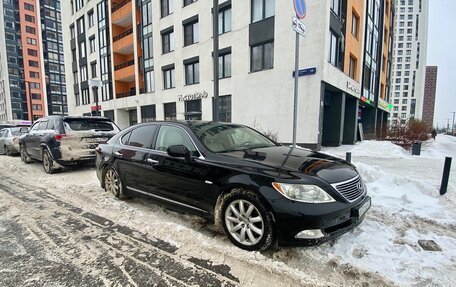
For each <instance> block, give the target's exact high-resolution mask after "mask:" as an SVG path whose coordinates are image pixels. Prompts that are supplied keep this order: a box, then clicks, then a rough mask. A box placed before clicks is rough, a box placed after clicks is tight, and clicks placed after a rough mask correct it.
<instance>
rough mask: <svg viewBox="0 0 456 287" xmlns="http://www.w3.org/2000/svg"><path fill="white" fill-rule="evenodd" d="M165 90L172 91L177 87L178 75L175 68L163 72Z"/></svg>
mask: <svg viewBox="0 0 456 287" xmlns="http://www.w3.org/2000/svg"><path fill="white" fill-rule="evenodd" d="M163 81H164V83H163V84H164V89H165V90H167V89H172V88H175V87H176V75H175V69H174V67H172V68H169V69H166V70H163Z"/></svg>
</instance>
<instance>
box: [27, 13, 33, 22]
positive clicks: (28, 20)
mask: <svg viewBox="0 0 456 287" xmlns="http://www.w3.org/2000/svg"><path fill="white" fill-rule="evenodd" d="M25 21H27V22H30V23H35V17H33V16H31V15H27V14H25Z"/></svg>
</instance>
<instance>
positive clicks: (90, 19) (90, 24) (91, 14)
mask: <svg viewBox="0 0 456 287" xmlns="http://www.w3.org/2000/svg"><path fill="white" fill-rule="evenodd" d="M87 16H88V17H89V28H91V27H93V26H94V25H95V19H94V16H93V11H90V12H89V13H88V14H87Z"/></svg>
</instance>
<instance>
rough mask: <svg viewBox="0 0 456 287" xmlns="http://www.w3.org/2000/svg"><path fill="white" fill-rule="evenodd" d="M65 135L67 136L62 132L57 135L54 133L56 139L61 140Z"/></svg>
mask: <svg viewBox="0 0 456 287" xmlns="http://www.w3.org/2000/svg"><path fill="white" fill-rule="evenodd" d="M64 136H65V135H62V134H56V135H54V138H55V140H56V141H58V142H59V141H61V140H62V138H63V137H64Z"/></svg>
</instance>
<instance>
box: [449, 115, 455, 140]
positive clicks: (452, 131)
mask: <svg viewBox="0 0 456 287" xmlns="http://www.w3.org/2000/svg"><path fill="white" fill-rule="evenodd" d="M450 114H453V125H452V126H451V134H452V135H454V114H456V112H451V113H450Z"/></svg>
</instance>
